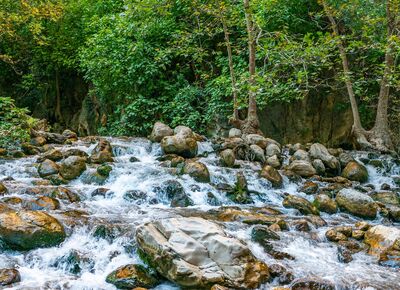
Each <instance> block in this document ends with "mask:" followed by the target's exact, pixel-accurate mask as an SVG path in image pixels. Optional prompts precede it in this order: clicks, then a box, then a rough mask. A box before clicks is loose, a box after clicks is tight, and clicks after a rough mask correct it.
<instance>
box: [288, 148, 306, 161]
mask: <svg viewBox="0 0 400 290" xmlns="http://www.w3.org/2000/svg"><path fill="white" fill-rule="evenodd" d="M294 160H304V161H310V156H309V155H308V152H307V151H305V150H303V149H298V150H296V151H295V152H294V153H293V155H292V157H290V161H294Z"/></svg>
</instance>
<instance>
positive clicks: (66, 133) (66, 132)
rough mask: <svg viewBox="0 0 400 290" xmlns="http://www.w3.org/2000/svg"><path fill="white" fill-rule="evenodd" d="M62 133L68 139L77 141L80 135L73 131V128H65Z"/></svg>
mask: <svg viewBox="0 0 400 290" xmlns="http://www.w3.org/2000/svg"><path fill="white" fill-rule="evenodd" d="M62 135H63V136H64V137H65V138H66V139H67V140H70V141H77V140H78V135H77V134H76V133H75V132H74V131H71V130H69V129H66V130H64V131H63V132H62Z"/></svg>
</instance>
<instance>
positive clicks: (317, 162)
mask: <svg viewBox="0 0 400 290" xmlns="http://www.w3.org/2000/svg"><path fill="white" fill-rule="evenodd" d="M311 164H312V166H313V167H314V168H315V170H316V171H317V174H319V175H324V174H325V172H326V168H325V165H324V162H322V160H321V159H314V160H313V161H312V162H311Z"/></svg>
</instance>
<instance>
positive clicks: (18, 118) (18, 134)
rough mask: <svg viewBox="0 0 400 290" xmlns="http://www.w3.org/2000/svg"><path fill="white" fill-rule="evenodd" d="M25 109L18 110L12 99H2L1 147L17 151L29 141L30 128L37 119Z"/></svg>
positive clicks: (0, 107)
mask: <svg viewBox="0 0 400 290" xmlns="http://www.w3.org/2000/svg"><path fill="white" fill-rule="evenodd" d="M28 113H29V111H28V110H27V109H25V108H18V107H16V106H15V104H14V100H13V99H11V98H6V97H0V147H1V148H7V149H17V148H19V147H20V145H21V144H22V143H23V142H27V141H29V137H30V136H29V128H30V127H32V126H33V125H34V124H35V122H36V119H34V118H32V117H30V116H29V115H28Z"/></svg>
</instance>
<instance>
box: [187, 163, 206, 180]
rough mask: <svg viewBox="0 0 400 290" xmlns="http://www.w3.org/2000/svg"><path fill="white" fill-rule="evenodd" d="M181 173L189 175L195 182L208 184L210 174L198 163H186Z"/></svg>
mask: <svg viewBox="0 0 400 290" xmlns="http://www.w3.org/2000/svg"><path fill="white" fill-rule="evenodd" d="M183 173H184V174H189V175H190V176H191V177H193V179H194V180H196V181H197V182H210V172H209V171H208V168H207V166H205V165H204V164H203V163H201V162H198V161H188V162H186V163H185V165H184V167H183Z"/></svg>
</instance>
